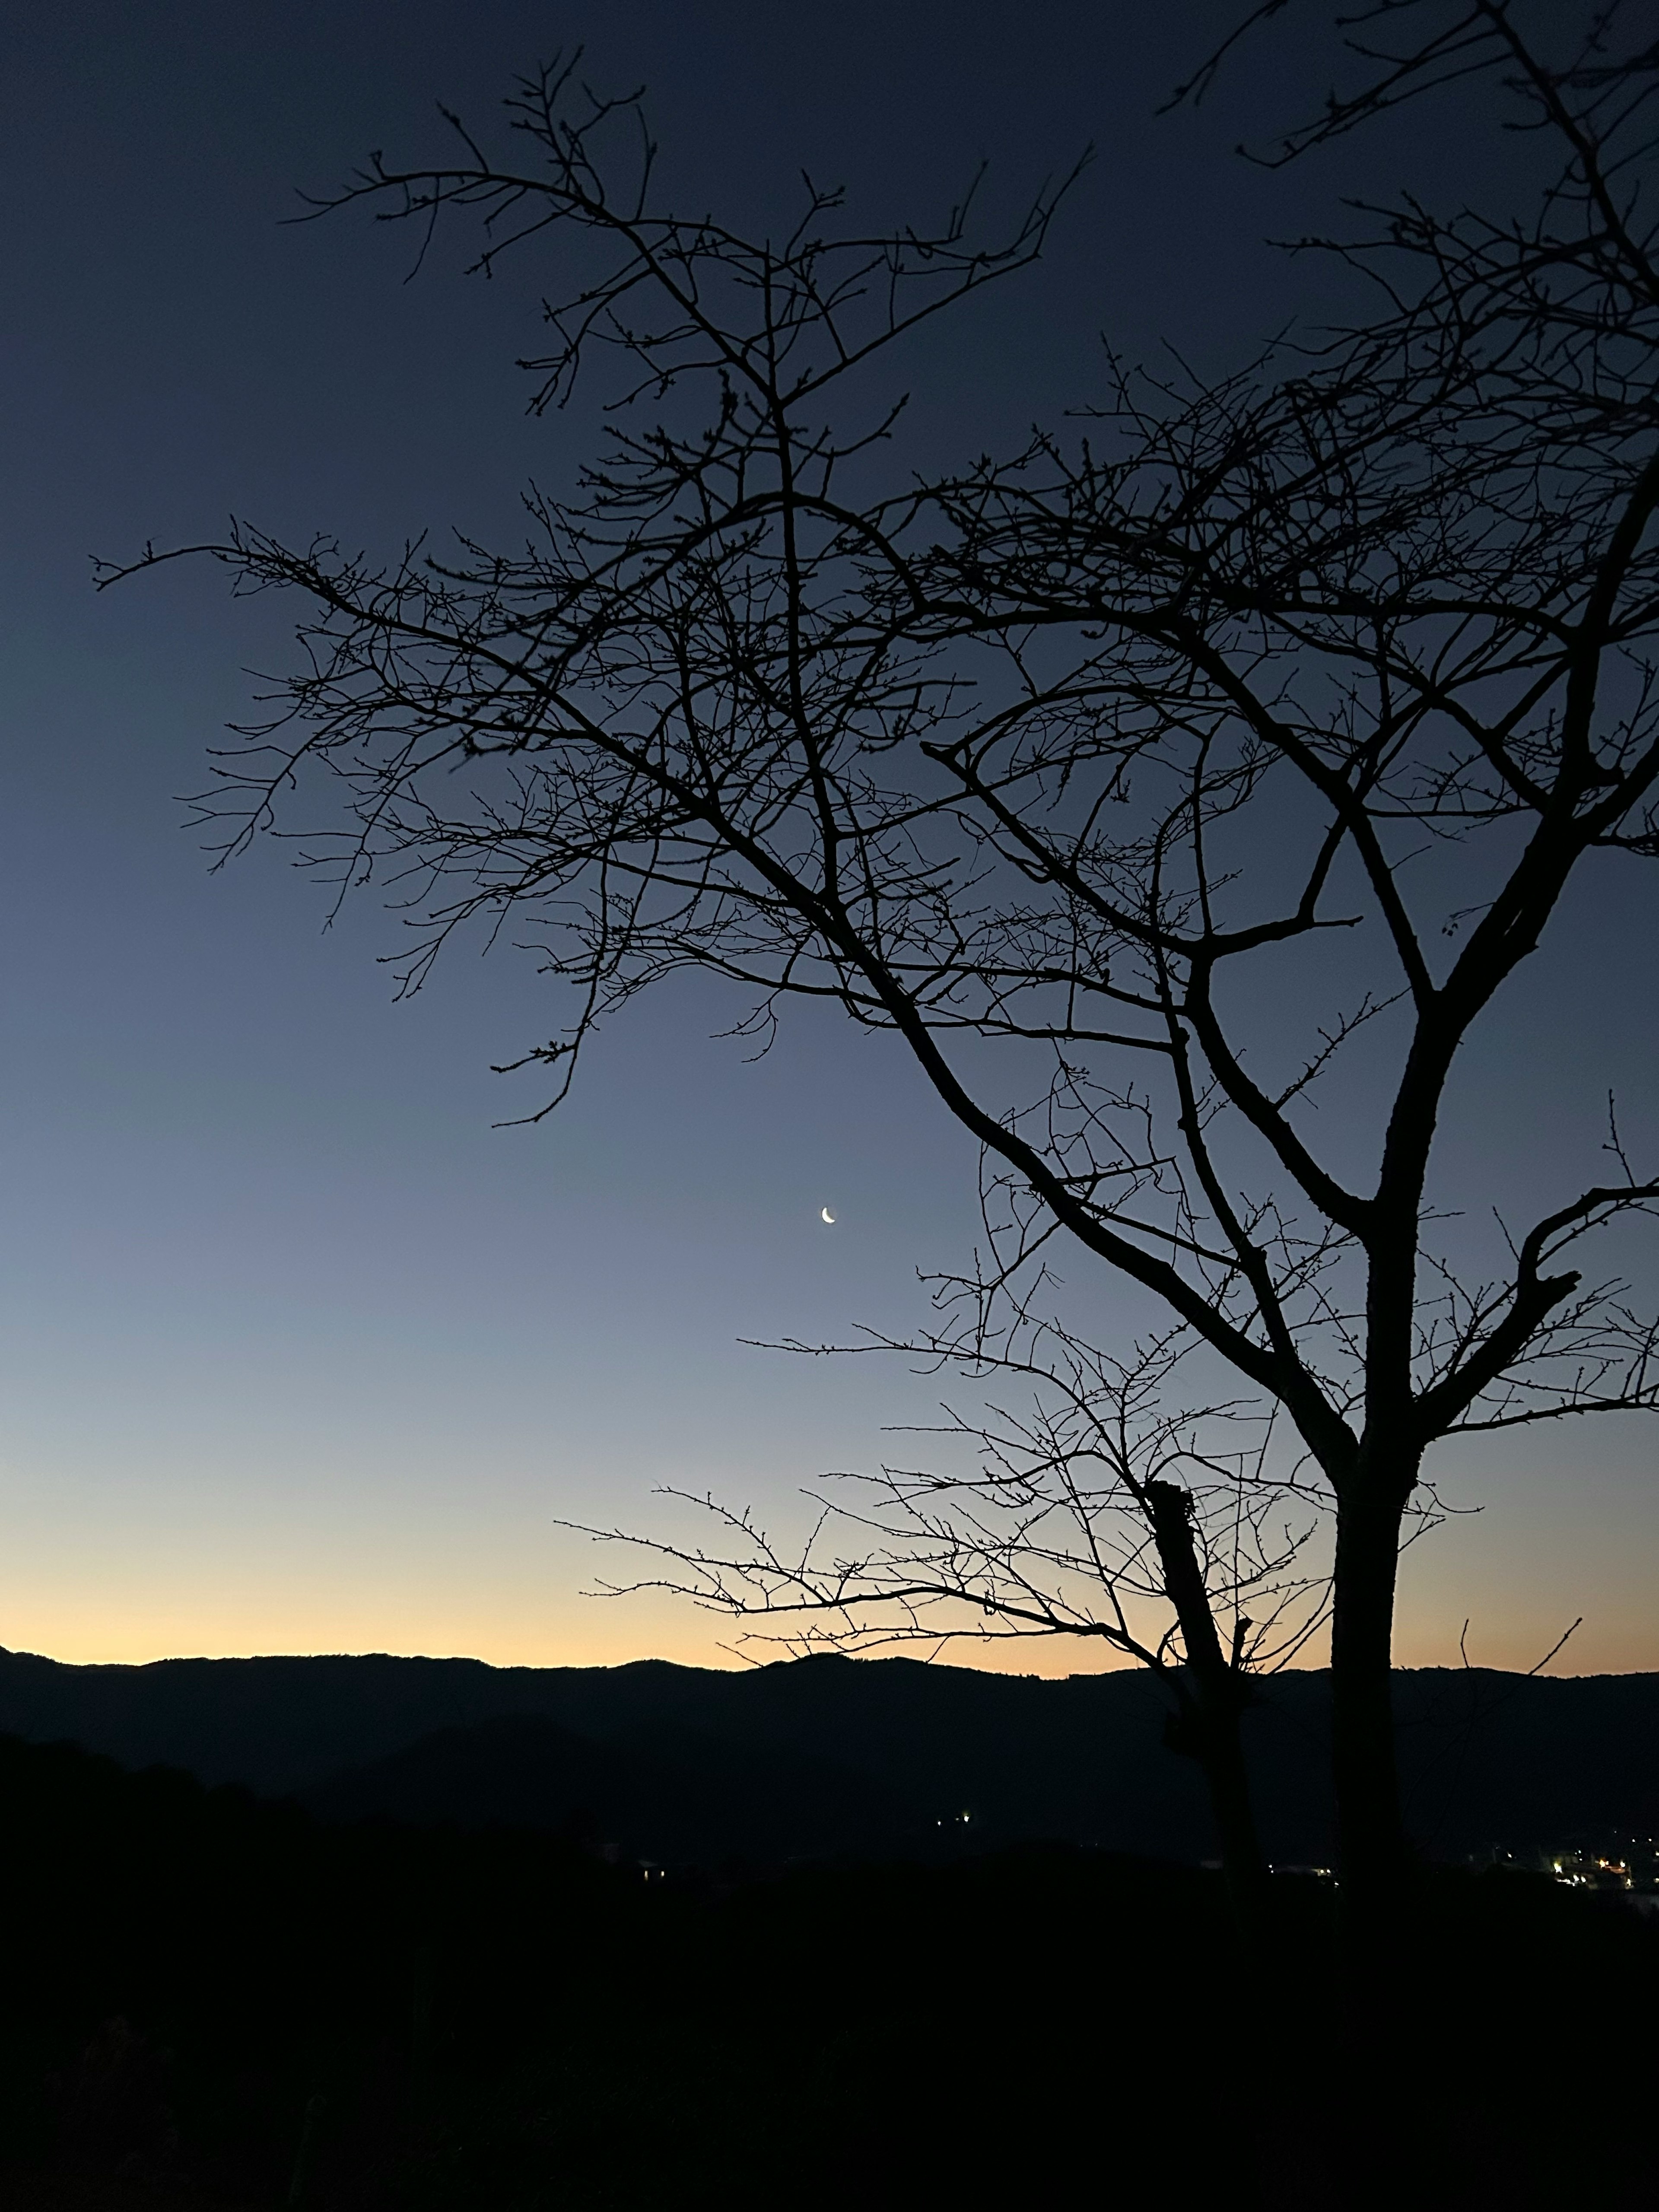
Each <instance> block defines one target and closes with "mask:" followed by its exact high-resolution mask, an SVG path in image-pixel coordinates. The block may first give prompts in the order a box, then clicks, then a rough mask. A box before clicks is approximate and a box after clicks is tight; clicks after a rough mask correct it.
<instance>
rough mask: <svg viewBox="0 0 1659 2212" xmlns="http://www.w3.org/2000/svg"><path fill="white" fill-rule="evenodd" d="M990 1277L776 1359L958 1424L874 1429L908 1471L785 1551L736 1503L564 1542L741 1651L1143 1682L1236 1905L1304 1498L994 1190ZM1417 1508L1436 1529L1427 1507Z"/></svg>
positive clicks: (850, 1490) (1309, 1630)
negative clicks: (893, 1323)
mask: <svg viewBox="0 0 1659 2212" xmlns="http://www.w3.org/2000/svg"><path fill="white" fill-rule="evenodd" d="M990 1191H991V1193H993V1194H994V1195H995V1196H996V1197H997V1198H998V1199H1000V1200H1003V1201H1004V1211H1003V1212H1002V1214H1001V1216H1000V1218H999V1219H995V1220H994V1219H993V1218H992V1216H991V1214H990V1212H988V1210H987V1216H986V1226H987V1232H988V1235H989V1239H990V1241H989V1245H988V1264H987V1265H983V1266H978V1267H975V1272H974V1273H971V1274H965V1275H955V1274H939V1275H935V1276H933V1277H931V1278H928V1279H927V1280H928V1284H929V1288H930V1290H931V1293H932V1299H933V1310H934V1314H935V1316H936V1319H935V1320H934V1322H933V1324H932V1325H931V1326H928V1327H927V1328H923V1329H922V1330H921V1332H919V1333H918V1334H915V1335H914V1336H910V1337H899V1336H893V1335H890V1334H883V1333H881V1332H878V1331H876V1330H872V1329H863V1330H860V1331H859V1332H857V1334H855V1336H854V1339H853V1340H851V1341H850V1342H848V1343H844V1344H807V1343H803V1342H801V1341H799V1340H796V1339H789V1340H786V1341H785V1342H784V1343H782V1344H781V1345H779V1346H771V1347H769V1348H771V1349H777V1350H785V1351H788V1352H794V1353H798V1354H801V1355H804V1356H807V1357H814V1358H825V1357H834V1356H848V1355H853V1354H862V1355H866V1356H867V1355H870V1354H878V1355H885V1356H889V1357H893V1356H896V1357H900V1358H906V1359H908V1361H910V1362H911V1363H912V1364H914V1365H915V1366H917V1367H918V1368H919V1369H920V1370H921V1371H923V1372H927V1373H934V1374H938V1373H943V1374H947V1375H949V1376H951V1377H952V1378H953V1379H954V1380H956V1381H957V1382H959V1383H964V1384H968V1385H970V1386H972V1387H973V1389H974V1392H975V1398H976V1400H977V1401H978V1402H977V1403H976V1405H975V1408H974V1410H973V1411H972V1413H969V1412H965V1411H963V1409H962V1408H961V1407H958V1406H957V1405H956V1404H953V1403H947V1404H946V1405H945V1407H944V1408H943V1411H942V1418H941V1419H940V1420H939V1422H937V1423H935V1424H933V1425H927V1426H909V1427H906V1428H903V1429H899V1430H895V1431H890V1432H889V1433H891V1434H899V1435H908V1436H917V1437H928V1438H930V1439H931V1440H933V1445H934V1447H935V1451H934V1453H933V1455H930V1458H929V1462H928V1464H927V1465H926V1466H922V1467H918V1466H913V1465H908V1464H898V1463H895V1464H886V1465H884V1466H882V1467H881V1468H879V1470H878V1471H877V1472H875V1473H857V1472H848V1471H836V1472H833V1473H831V1474H827V1475H825V1476H824V1477H823V1479H822V1484H821V1486H819V1487H818V1488H817V1489H813V1490H809V1491H808V1492H806V1493H805V1494H806V1497H807V1498H808V1499H809V1500H810V1504H811V1511H810V1514H809V1516H808V1520H807V1526H806V1529H805V1534H804V1535H802V1536H800V1537H799V1539H798V1540H796V1541H793V1542H789V1543H786V1542H784V1541H781V1539H780V1538H779V1537H778V1535H777V1534H775V1532H774V1531H773V1529H772V1528H769V1527H768V1526H766V1525H764V1524H763V1522H762V1521H761V1520H760V1519H759V1518H758V1517H757V1515H756V1513H755V1512H754V1511H753V1510H752V1509H750V1508H744V1507H737V1506H733V1505H732V1504H728V1503H726V1502H724V1501H722V1500H720V1499H718V1498H714V1497H713V1496H711V1495H698V1494H696V1493H693V1492H689V1491H686V1490H683V1489H680V1488H678V1487H676V1486H665V1487H664V1488H663V1489H662V1490H661V1491H659V1495H660V1496H664V1497H667V1498H677V1499H679V1500H681V1501H683V1502H684V1503H687V1504H691V1505H693V1506H694V1507H696V1509H697V1510H699V1511H700V1512H701V1513H702V1514H704V1515H706V1516H708V1517H709V1519H710V1520H711V1521H712V1522H713V1523H714V1530H713V1533H712V1534H710V1535H709V1536H708V1538H707V1539H706V1540H705V1541H684V1542H678V1541H671V1540H670V1539H667V1538H665V1537H663V1536H661V1535H641V1534H635V1533H632V1532H629V1531H628V1530H625V1529H622V1528H592V1527H589V1526H586V1525H585V1524H575V1523H572V1524H567V1525H571V1526H578V1527H580V1528H581V1530H582V1533H583V1534H587V1535H590V1536H593V1537H596V1538H598V1539H599V1541H603V1542H605V1543H608V1544H617V1545H622V1546H625V1547H630V1548H633V1549H635V1550H641V1551H643V1552H645V1553H647V1554H649V1555H650V1556H651V1557H652V1559H653V1561H654V1562H655V1563H656V1564H655V1565H654V1566H653V1568H652V1569H651V1570H649V1571H647V1572H646V1573H644V1574H642V1575H641V1576H639V1577H635V1578H633V1579H631V1580H628V1581H623V1582H612V1581H609V1580H606V1581H605V1582H603V1583H600V1584H599V1589H600V1590H601V1592H602V1593H603V1594H605V1595H611V1596H629V1595H636V1594H638V1593H640V1592H642V1591H646V1590H656V1591H668V1592H670V1593H671V1594H672V1595H676V1596H678V1597H682V1598H686V1599H690V1601H693V1602H694V1603H696V1604H697V1605H699V1606H702V1607H704V1608H706V1609H708V1610H710V1611H713V1612H715V1613H724V1614H726V1615H728V1616H731V1617H733V1618H735V1619H736V1620H738V1621H740V1622H742V1623H743V1624H744V1632H743V1641H744V1644H757V1643H758V1644H777V1645H781V1646H782V1647H784V1648H786V1649H787V1650H792V1651H794V1652H797V1653H803V1654H804V1653H805V1652H808V1651H811V1650H822V1649H824V1648H826V1647H828V1648H830V1649H834V1650H843V1651H851V1652H860V1653H862V1652H868V1651H872V1650H879V1649H883V1648H890V1647H891V1646H893V1645H895V1644H928V1645H930V1646H931V1647H932V1649H933V1650H934V1651H938V1650H941V1649H944V1648H945V1647H947V1646H949V1645H951V1644H956V1643H959V1642H962V1641H964V1640H969V1639H971V1640H975V1641H977V1642H981V1643H987V1642H994V1643H1004V1642H1008V1641H1012V1640H1023V1639H1028V1638H1073V1639H1077V1640H1079V1641H1080V1642H1082V1643H1083V1644H1085V1645H1088V1644H1092V1645H1094V1646H1096V1647H1104V1649H1105V1650H1107V1651H1109V1653H1111V1654H1112V1655H1113V1656H1114V1657H1115V1658H1116V1659H1119V1660H1124V1661H1128V1662H1134V1663H1136V1664H1139V1665H1140V1666H1142V1667H1145V1668H1149V1669H1150V1670H1151V1671H1152V1674H1155V1675H1156V1676H1157V1677H1158V1680H1159V1681H1160V1683H1161V1684H1162V1685H1164V1688H1165V1689H1166V1691H1167V1692H1168V1695H1169V1699H1170V1711H1169V1717H1168V1720H1167V1722H1166V1723H1165V1732H1164V1734H1165V1741H1166V1742H1167V1743H1168V1744H1169V1746H1170V1748H1171V1749H1172V1750H1175V1751H1177V1752H1180V1753H1184V1754H1186V1755H1187V1756H1188V1757H1190V1758H1192V1759H1195V1760H1196V1761H1197V1762H1198V1765H1200V1769H1201V1770H1202V1772H1203V1775H1204V1779H1205V1783H1206V1789H1207V1791H1208V1795H1209V1800H1210V1806H1211V1811H1212V1818H1213V1821H1214V1826H1215V1832H1216V1838H1217V1842H1218V1846H1219V1850H1220V1853H1221V1860H1222V1864H1223V1867H1224V1869H1225V1873H1226V1877H1227V1881H1228V1884H1229V1888H1230V1891H1231V1895H1232V1898H1233V1902H1234V1906H1235V1911H1236V1913H1237V1917H1238V1918H1239V1919H1240V1921H1241V1923H1248V1922H1249V1919H1250V1917H1252V1900H1253V1898H1254V1894H1255V1889H1256V1887H1257V1884H1258V1882H1259V1881H1260V1878H1261V1873H1262V1870H1263V1869H1262V1863H1261V1847H1260V1844H1259V1840H1258V1837H1257V1832H1256V1825H1255V1812H1254V1808H1253V1805H1252V1802H1251V1793H1250V1787H1249V1775H1248V1770H1247V1765H1246V1762H1245V1758H1244V1753H1243V1744H1242V1741H1241V1720H1242V1717H1243V1713H1244V1711H1245V1710H1246V1708H1247V1707H1248V1705H1249V1704H1250V1702H1251V1700H1252V1697H1253V1695H1254V1690H1253V1678H1255V1677H1257V1676H1259V1675H1261V1674H1271V1673H1273V1672H1276V1671H1277V1670H1278V1669H1279V1668H1281V1667H1284V1666H1285V1665H1288V1664H1289V1663H1291V1662H1292V1661H1293V1660H1294V1659H1295V1658H1296V1657H1297V1656H1298V1655H1299V1654H1300V1653H1302V1652H1303V1651H1304V1650H1305V1648H1306V1646H1307V1645H1308V1644H1309V1642H1310V1639H1311V1638H1313V1637H1314V1636H1315V1635H1316V1633H1317V1632H1318V1631H1319V1630H1320V1629H1321V1628H1322V1627H1323V1626H1324V1625H1325V1624H1326V1622H1327V1620H1328V1599H1329V1589H1330V1580H1329V1566H1328V1547H1327V1549H1326V1550H1325V1551H1322V1550H1321V1548H1320V1547H1319V1545H1318V1543H1317V1541H1316V1539H1317V1537H1318V1536H1319V1534H1321V1532H1322V1528H1323V1525H1324V1524H1325V1522H1327V1519H1328V1516H1327V1514H1326V1511H1325V1509H1324V1499H1323V1496H1322V1492H1321V1490H1320V1488H1319V1487H1318V1486H1316V1484H1315V1483H1313V1482H1312V1481H1310V1480H1304V1469H1303V1467H1302V1465H1301V1464H1299V1463H1297V1462H1295V1461H1293V1460H1292V1461H1289V1462H1286V1461H1285V1456H1284V1455H1283V1454H1281V1453H1279V1452H1277V1451H1276V1449H1275V1446H1276V1444H1277V1443H1279V1441H1280V1437H1279V1427H1280V1426H1281V1425H1277V1424H1276V1421H1275V1410H1276V1409H1274V1408H1273V1407H1272V1406H1270V1405H1264V1404H1262V1403H1261V1402H1259V1401H1253V1400H1250V1399H1247V1398H1241V1397H1237V1396H1226V1395H1220V1396H1208V1395H1205V1394H1204V1393H1203V1390H1202V1389H1201V1387H1200V1379H1199V1377H1198V1376H1196V1374H1195V1373H1194V1371H1193V1364H1194V1355H1195V1354H1200V1353H1201V1344H1200V1340H1199V1339H1198V1338H1197V1336H1196V1335H1195V1334H1194V1332H1193V1331H1191V1330H1188V1329H1185V1328H1164V1329H1163V1330H1161V1331H1158V1332H1156V1333H1154V1334H1149V1335H1147V1336H1146V1337H1144V1338H1142V1339H1141V1340H1139V1341H1138V1342H1135V1343H1133V1345H1132V1346H1130V1348H1129V1349H1128V1350H1127V1351H1126V1352H1107V1351H1103V1350H1101V1349H1100V1348H1099V1347H1098V1346H1095V1345H1093V1344H1091V1343H1089V1342H1087V1341H1086V1340H1085V1339H1083V1338H1082V1337H1081V1336H1079V1334H1077V1333H1076V1331H1075V1330H1074V1329H1073V1328H1068V1327H1066V1325H1065V1324H1064V1323H1063V1322H1061V1321H1060V1319H1059V1318H1058V1317H1057V1316H1056V1313H1055V1312H1054V1304H1055V1303H1056V1301H1054V1300H1053V1299H1051V1298H1049V1297H1048V1296H1047V1293H1048V1291H1049V1290H1050V1289H1051V1288H1058V1287H1060V1286H1059V1285H1057V1284H1056V1283H1055V1281H1054V1277H1053V1276H1052V1274H1051V1273H1050V1271H1049V1269H1048V1267H1046V1266H1045V1265H1044V1264H1043V1261H1042V1252H1043V1248H1044V1246H1045V1245H1046V1244H1047V1243H1048V1238H1049V1236H1050V1234H1051V1233H1052V1232H1051V1231H1049V1230H1048V1229H1047V1228H1046V1227H1045V1226H1043V1225H1042V1224H1040V1222H1039V1221H1038V1219H1037V1218H1036V1215H1035V1213H1034V1211H1033V1210H1032V1209H1031V1208H1030V1207H1029V1206H1026V1207H1021V1206H1018V1204H1017V1203H1010V1202H1009V1201H1012V1200H1015V1199H1016V1195H1017V1194H1015V1193H1014V1192H1013V1191H1012V1189H1011V1188H1010V1187H1009V1185H1008V1182H1007V1181H1006V1178H1003V1177H996V1178H994V1180H993V1182H992V1184H991V1186H990ZM1420 1512H1421V1515H1422V1517H1423V1518H1425V1519H1426V1518H1428V1517H1430V1513H1431V1505H1430V1501H1429V1500H1428V1499H1427V1498H1425V1500H1424V1501H1423V1503H1422V1505H1421V1508H1420Z"/></svg>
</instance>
